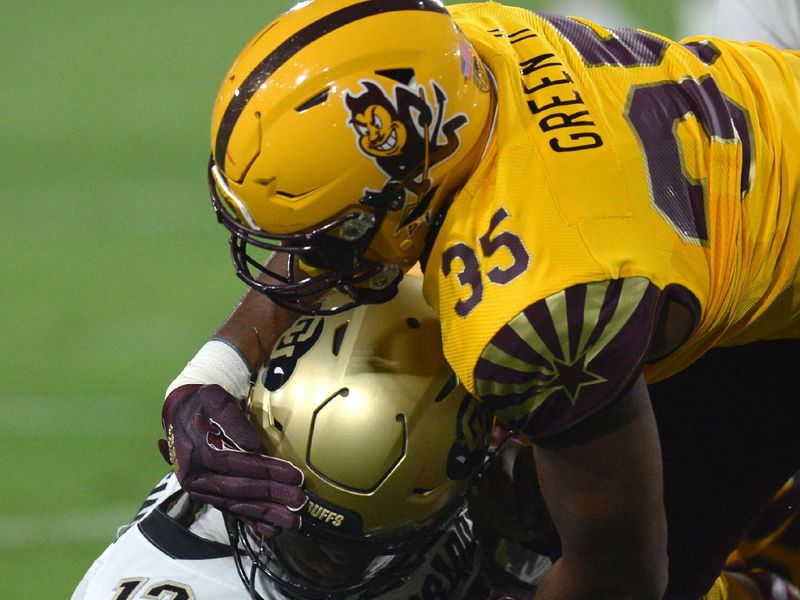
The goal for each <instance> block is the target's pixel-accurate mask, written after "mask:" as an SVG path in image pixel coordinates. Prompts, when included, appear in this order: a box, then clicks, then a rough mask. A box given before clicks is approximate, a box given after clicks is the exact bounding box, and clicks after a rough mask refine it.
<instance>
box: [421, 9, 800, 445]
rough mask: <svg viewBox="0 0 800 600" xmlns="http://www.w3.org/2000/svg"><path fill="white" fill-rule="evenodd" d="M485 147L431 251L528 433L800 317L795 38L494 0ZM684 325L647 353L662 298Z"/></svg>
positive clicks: (465, 357)
mask: <svg viewBox="0 0 800 600" xmlns="http://www.w3.org/2000/svg"><path fill="white" fill-rule="evenodd" d="M449 9H450V11H451V13H452V15H453V17H454V18H455V20H456V22H457V23H458V25H459V27H460V28H461V29H462V30H463V31H464V33H465V34H466V35H467V37H468V38H470V40H471V41H472V42H473V44H474V46H475V49H476V51H477V52H478V54H479V55H480V56H481V58H482V59H483V61H484V62H485V63H486V65H487V66H488V67H489V69H490V70H491V73H492V75H493V79H494V81H495V84H496V87H497V95H498V106H497V113H496V118H495V119H496V120H495V125H494V132H493V137H492V142H491V144H490V147H489V148H488V149H487V153H486V155H485V156H484V159H483V160H482V161H481V163H480V164H479V166H478V168H477V169H476V170H475V172H474V173H473V174H472V176H471V177H470V179H469V180H468V182H467V184H466V186H465V187H464V188H463V190H462V191H461V192H460V193H459V194H458V196H457V197H456V198H455V199H454V201H453V203H452V205H451V206H450V208H449V210H448V214H447V216H446V218H445V219H444V222H443V224H442V226H441V229H440V231H439V233H438V236H437V238H436V240H435V242H434V244H433V247H432V250H431V253H430V256H429V258H428V262H427V264H426V268H425V294H426V298H427V299H428V301H429V302H430V303H431V304H432V305H433V306H434V307H435V308H436V309H437V311H438V313H439V316H440V320H441V323H442V334H443V342H444V348H445V354H446V356H447V358H448V360H449V361H450V363H451V364H452V366H453V368H454V369H455V371H456V373H457V374H458V376H459V377H460V378H461V380H462V381H463V382H464V384H465V385H466V387H467V388H468V389H469V390H470V391H471V392H473V393H475V394H476V395H478V396H479V397H481V398H482V399H483V400H484V401H486V402H487V403H488V404H489V405H490V406H491V407H492V408H493V409H494V410H496V411H497V412H498V414H500V415H501V416H503V417H505V418H507V419H510V420H514V421H518V422H522V421H524V422H525V430H526V431H527V432H528V433H529V435H532V436H534V437H536V436H542V435H547V434H550V433H554V432H557V431H559V430H562V429H564V428H566V427H568V426H570V425H571V424H573V423H575V422H577V421H578V420H580V419H582V418H583V417H585V416H586V415H588V414H591V413H592V412H594V411H595V410H596V409H597V408H599V407H600V406H602V405H604V404H605V403H607V402H609V401H610V400H611V399H613V398H614V397H616V396H618V395H619V394H620V393H622V392H623V391H624V390H625V389H626V387H627V386H628V385H629V384H630V383H631V382H632V381H633V380H634V379H635V377H636V376H638V374H639V373H641V372H642V369H644V371H645V375H646V377H647V379H648V381H657V380H659V379H662V378H664V377H667V376H669V375H670V374H673V373H675V372H677V371H679V370H681V369H682V368H684V367H686V366H687V365H688V364H690V363H691V362H692V361H693V360H695V359H696V358H698V357H699V356H700V355H702V354H703V353H704V352H705V351H707V350H708V349H710V348H712V347H714V346H721V345H737V344H744V343H747V342H750V341H754V340H760V339H770V338H781V337H798V336H800V315H799V313H800V276H798V265H799V264H800V214H798V213H800V200H798V197H799V196H800V194H799V193H798V185H799V184H798V182H799V181H800V156H798V154H799V153H800V119H798V117H797V111H798V106H800V86H799V85H798V84H800V56H798V55H796V54H794V53H790V52H781V51H778V50H776V49H773V48H772V47H769V46H767V45H764V44H748V45H745V44H742V43H733V42H726V41H723V40H719V39H713V38H692V39H687V40H683V41H681V42H675V41H671V40H669V39H667V38H664V37H662V36H659V35H656V34H653V33H649V32H645V31H641V30H632V29H626V30H609V29H606V28H603V27H601V26H599V25H597V24H594V23H591V22H588V21H585V20H582V19H578V18H572V17H562V16H555V15H545V14H539V13H534V12H531V11H528V10H525V9H520V8H512V7H506V6H503V5H500V4H496V3H494V2H485V3H477V4H461V5H454V6H450V7H449ZM667 299H670V300H677V301H679V302H681V303H682V304H684V306H686V307H688V308H689V309H690V310H692V312H693V314H694V316H695V326H694V329H693V330H692V333H691V335H690V337H689V338H688V339H687V340H685V342H684V343H683V344H682V345H681V346H680V347H679V348H678V349H677V350H676V351H674V352H673V353H672V354H670V355H669V356H668V357H666V358H663V359H661V360H659V361H657V362H655V363H653V364H649V365H645V362H646V357H647V350H648V345H649V343H650V339H651V335H652V332H653V327H654V324H655V320H656V319H657V318H658V316H659V309H660V307H661V306H662V305H663V303H664V302H665V300H667Z"/></svg>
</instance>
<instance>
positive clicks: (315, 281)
mask: <svg viewBox="0 0 800 600" xmlns="http://www.w3.org/2000/svg"><path fill="white" fill-rule="evenodd" d="M208 186H209V193H210V195H211V200H212V204H213V207H214V211H215V213H216V216H217V220H218V221H219V222H220V223H221V224H223V225H224V226H225V227H226V228H227V229H228V231H230V233H231V237H230V239H229V244H230V249H231V256H232V258H233V262H234V265H235V267H236V274H237V276H238V277H239V278H240V279H241V280H243V281H244V282H245V283H247V284H248V285H249V286H250V287H252V288H254V289H256V290H258V291H260V292H262V293H264V294H265V295H267V296H269V297H270V298H271V299H272V300H273V301H275V302H276V303H277V304H279V305H281V306H283V307H284V308H288V309H290V310H293V311H295V312H300V313H303V314H331V313H333V312H338V311H341V310H346V309H347V308H352V307H353V306H357V305H360V304H372V303H376V302H385V301H387V300H389V299H391V298H392V297H393V296H394V295H395V294H396V293H397V284H398V283H399V282H400V280H401V279H402V277H403V274H402V272H400V269H399V268H398V267H397V266H396V265H393V264H391V263H378V262H372V261H367V260H365V259H364V258H363V254H364V252H365V250H366V249H367V247H368V246H369V243H370V241H371V239H372V237H373V236H374V235H375V232H376V231H377V229H378V227H379V226H380V221H381V219H382V218H383V213H384V211H382V210H370V209H365V210H351V211H349V212H348V213H346V214H344V215H342V216H340V217H339V218H337V219H334V220H331V221H328V222H326V223H323V224H321V225H319V226H318V227H314V228H311V229H310V230H308V231H303V232H298V233H291V234H269V233H266V232H264V231H262V230H261V229H260V228H258V227H257V226H256V225H255V224H253V222H252V219H251V218H250V217H249V214H248V213H247V211H246V208H245V207H244V204H243V203H242V202H241V201H240V200H239V199H238V198H237V197H236V195H235V194H234V193H233V192H232V191H231V190H230V188H229V187H228V184H227V182H226V181H225V178H224V176H223V175H222V174H221V173H220V170H219V168H218V167H217V165H215V164H214V161H213V159H210V160H209V165H208ZM272 254H277V255H279V256H284V257H285V259H286V261H285V262H284V264H283V266H282V268H279V269H273V268H270V266H268V261H269V258H270V256H271V255H272ZM331 291H334V292H339V293H338V294H333V295H326V294H327V293H328V292H331ZM323 296H325V298H323ZM328 296H330V297H328ZM325 300H328V306H327V307H326V305H325Z"/></svg>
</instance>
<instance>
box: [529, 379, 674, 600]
mask: <svg viewBox="0 0 800 600" xmlns="http://www.w3.org/2000/svg"><path fill="white" fill-rule="evenodd" d="M535 456H536V465H537V469H538V473H539V481H540V486H541V489H542V493H543V495H544V498H545V501H546V503H547V506H548V508H549V511H550V515H551V517H552V519H553V522H554V523H555V525H556V528H557V530H558V532H559V535H560V538H561V544H562V552H563V554H562V557H561V559H560V560H558V561H556V562H555V563H554V565H553V568H552V569H551V570H550V571H549V572H548V574H547V575H546V576H545V577H544V579H543V580H542V582H541V584H540V587H539V590H538V592H537V594H536V598H537V600H545V599H550V598H559V599H566V598H609V599H611V598H614V599H617V600H624V599H628V598H630V599H634V598H635V599H640V598H641V599H658V598H661V596H662V594H663V592H664V590H665V588H666V583H667V545H666V540H667V533H666V531H667V529H666V517H665V513H664V505H663V493H662V470H661V449H660V445H659V440H658V431H657V429H656V424H655V419H654V417H653V411H652V408H651V406H650V399H649V396H648V394H647V388H646V386H645V384H644V381H643V379H642V377H641V376H640V377H639V378H638V379H637V380H636V382H635V383H634V385H633V386H632V387H631V388H630V390H628V391H627V392H626V393H625V394H623V396H622V397H621V398H619V399H618V400H616V401H615V402H613V403H612V404H611V405H609V406H607V407H605V408H603V409H602V410H601V411H599V412H598V413H597V414H596V415H594V416H593V417H590V418H589V419H587V420H586V421H584V422H582V423H580V424H579V425H577V426H575V427H573V428H571V429H570V430H568V431H567V432H565V433H563V434H560V435H558V436H556V437H555V438H554V439H553V440H550V441H548V442H546V443H540V444H537V445H536V449H535Z"/></svg>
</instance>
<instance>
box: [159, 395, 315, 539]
mask: <svg viewBox="0 0 800 600" xmlns="http://www.w3.org/2000/svg"><path fill="white" fill-rule="evenodd" d="M161 420H162V425H163V426H164V431H165V432H166V434H167V439H166V440H159V441H158V447H159V449H160V450H161V454H162V455H163V456H164V459H165V460H166V461H167V462H168V463H169V464H170V465H172V470H173V471H174V472H175V473H176V474H177V476H178V481H179V482H180V484H181V487H183V489H184V490H186V491H187V492H189V495H190V496H191V497H192V498H194V499H196V500H198V501H200V502H205V503H207V504H211V505H213V506H216V507H217V508H219V509H222V510H226V511H228V512H230V513H232V514H233V515H234V516H236V517H237V518H239V519H241V520H243V521H245V522H247V523H249V524H250V525H251V526H253V527H254V528H255V529H256V530H258V531H259V532H260V533H262V534H264V535H265V536H267V537H273V536H275V535H277V534H278V533H279V532H280V530H282V529H297V528H298V527H300V514H299V512H298V511H299V510H300V509H301V508H302V507H303V505H304V504H305V502H306V495H305V492H304V491H303V488H302V487H301V486H302V484H303V473H302V472H301V471H300V469H298V468H297V467H295V466H294V465H293V464H292V463H290V462H288V461H285V460H282V459H279V458H273V457H270V456H267V455H266V454H264V448H263V447H262V445H261V438H260V436H259V434H258V431H257V430H256V428H255V427H253V425H252V424H251V423H250V422H249V421H248V420H247V418H246V417H245V415H244V413H243V412H242V410H241V409H240V408H239V405H238V402H237V400H236V398H234V397H233V396H231V395H230V394H229V393H228V392H226V391H225V390H224V389H223V388H221V387H220V386H218V385H203V386H200V385H183V386H181V387H179V388H177V389H175V390H173V391H172V392H171V393H170V394H169V396H167V399H166V400H165V401H164V410H163V412H162V417H161Z"/></svg>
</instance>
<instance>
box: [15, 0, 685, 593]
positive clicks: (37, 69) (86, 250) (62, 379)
mask: <svg viewBox="0 0 800 600" xmlns="http://www.w3.org/2000/svg"><path fill="white" fill-rule="evenodd" d="M290 4H291V3H290V2H288V1H286V0H283V1H275V0H270V1H268V2H265V1H263V0H262V1H260V2H245V1H243V0H229V1H227V2H210V1H207V0H197V1H195V2H186V1H175V0H172V1H170V0H167V1H164V0H161V1H158V2H156V1H154V0H144V1H141V2H130V1H128V2H113V3H112V2H108V3H100V2H98V3H94V2H92V3H90V2H86V1H80V0H78V1H72V2H63V3H62V2H59V3H56V2H23V1H22V0H10V1H9V0H6V2H3V3H2V6H3V9H4V10H3V16H2V22H3V24H2V26H1V35H0V56H2V64H3V71H2V72H3V78H2V82H3V84H2V87H1V88H0V145H1V146H2V152H1V153H0V197H1V198H2V202H1V203H0V207H1V208H0V257H2V260H0V306H1V307H2V312H0V325H1V326H2V329H1V331H2V337H0V340H2V345H1V346H0V474H2V482H1V483H0V490H2V491H1V492H0V598H36V599H59V598H68V597H69V595H70V593H71V591H72V589H73V588H74V587H75V585H76V584H77V582H78V580H79V579H80V577H81V576H82V575H83V572H84V571H85V570H86V569H87V568H88V567H89V565H90V564H91V562H92V560H93V559H94V558H95V557H96V556H97V555H98V554H99V553H100V552H101V551H102V549H103V548H104V547H105V546H106V545H107V544H108V543H109V542H110V541H111V540H112V539H113V536H114V532H115V530H116V527H117V526H118V525H121V524H123V523H124V522H125V521H126V520H127V519H129V518H130V517H131V516H132V515H133V514H134V513H135V511H136V509H137V507H138V504H139V502H140V501H141V500H142V499H143V497H144V495H145V494H146V492H147V491H148V490H149V489H150V487H151V486H152V484H153V483H155V482H156V481H157V480H158V478H159V477H160V476H161V474H162V473H163V472H164V471H165V465H164V464H163V462H162V460H161V458H160V455H159V454H158V452H157V450H156V445H155V440H156V439H157V438H158V436H159V432H160V426H159V409H160V405H161V399H162V394H163V389H164V388H165V386H166V385H167V384H168V383H169V382H170V381H171V380H172V378H173V377H174V376H175V375H176V374H177V372H178V371H179V370H180V369H181V368H182V367H183V365H184V363H185V362H186V360H188V359H189V358H190V357H191V356H192V355H193V353H194V352H195V350H196V349H197V348H198V347H199V346H200V345H201V344H202V343H203V341H204V340H205V339H206V338H207V337H208V336H209V335H211V334H212V333H213V331H214V329H215V327H216V325H217V324H218V323H219V322H220V321H221V319H222V318H223V317H224V316H225V315H226V314H227V313H228V311H229V310H230V309H231V308H232V307H233V306H234V304H235V302H236V300H237V299H238V298H239V296H240V295H241V294H242V293H243V291H244V289H243V286H242V284H240V283H239V281H238V280H237V279H236V278H235V277H234V275H233V272H232V268H231V266H230V263H229V258H228V255H227V249H226V242H225V239H226V236H225V235H224V231H223V230H222V228H221V227H219V226H218V225H216V223H215V219H214V218H213V215H212V211H211V209H210V205H209V202H208V200H207V197H206V183H205V165H206V160H207V155H208V147H209V142H208V123H209V112H210V108H211V104H212V102H213V98H214V95H215V93H216V89H217V85H218V83H219V82H220V80H221V78H222V76H223V74H224V73H225V70H226V69H227V66H228V64H229V63H230V61H231V60H232V59H233V57H234V56H235V55H236V53H237V52H238V50H239V49H240V47H241V46H242V45H243V44H244V42H245V41H247V40H248V39H249V38H250V36H251V35H253V34H254V33H255V32H256V31H257V30H258V29H259V28H260V26H261V25H262V24H263V23H265V22H266V21H267V20H269V18H271V17H272V16H274V15H275V14H277V13H278V12H279V11H281V10H283V9H285V8H287V7H288V6H290ZM521 4H524V5H527V6H530V7H537V8H542V9H550V10H553V9H554V6H553V4H552V3H547V2H537V3H534V2H522V3H521ZM675 4H676V3H675V2H666V3H656V2H654V3H652V4H651V3H650V2H649V1H648V0H630V1H628V2H626V3H625V5H626V7H627V9H628V11H629V12H628V15H629V16H628V17H626V18H629V22H628V23H610V24H612V25H617V24H621V25H624V24H631V23H635V24H637V25H639V26H643V27H646V28H650V29H653V30H656V31H660V32H663V33H667V34H672V33H675V28H676V26H677V25H676V23H677V21H676V18H675V14H676V13H677V9H676V8H675ZM621 6H622V5H621ZM109 598H111V590H109Z"/></svg>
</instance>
